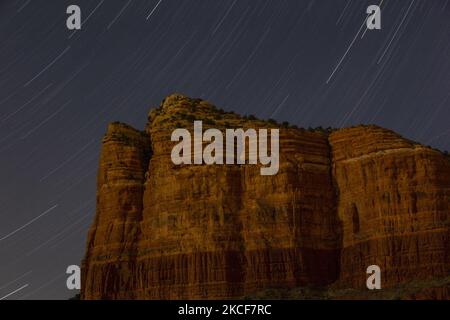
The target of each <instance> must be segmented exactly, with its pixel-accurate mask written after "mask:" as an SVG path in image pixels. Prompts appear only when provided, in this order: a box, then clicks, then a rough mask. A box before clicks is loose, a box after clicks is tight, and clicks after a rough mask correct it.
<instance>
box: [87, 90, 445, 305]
mask: <svg viewBox="0 0 450 320" xmlns="http://www.w3.org/2000/svg"><path fill="white" fill-rule="evenodd" d="M196 119H197V120H202V121H203V125H204V127H206V128H207V127H208V126H209V127H212V128H218V129H226V128H233V127H236V128H238V127H239V128H280V169H279V172H278V174H277V175H274V176H261V175H260V170H259V169H260V166H259V165H178V166H177V165H174V164H173V163H172V161H171V157H170V153H171V149H172V147H173V146H174V145H175V144H176V143H175V142H171V139H170V137H171V133H172V131H173V130H174V129H175V128H181V127H184V128H188V129H192V126H193V121H194V120H196ZM449 252H450V159H449V157H448V156H446V155H444V154H443V153H441V152H440V151H437V150H434V149H431V148H429V147H424V146H422V145H420V144H418V143H415V142H412V141H409V140H407V139H404V138H402V137H401V136H400V135H398V134H396V133H394V132H392V131H390V130H386V129H383V128H380V127H377V126H372V125H371V126H357V127H352V128H346V129H339V130H304V129H298V128H296V127H290V126H288V125H286V124H285V125H283V126H281V125H278V124H276V123H275V122H273V121H262V120H258V119H256V118H254V117H241V116H239V115H237V114H235V113H232V112H225V111H223V110H220V109H217V108H216V107H214V106H212V105H211V104H209V103H208V102H206V101H203V100H199V99H190V98H187V97H184V96H182V95H177V94H175V95H171V96H169V97H167V98H166V99H165V100H164V101H163V102H162V104H161V106H160V107H159V108H157V109H154V110H152V111H151V112H150V114H149V117H148V124H147V126H146V128H145V130H144V131H138V130H135V129H133V128H132V127H130V126H128V125H125V124H121V123H113V124H110V125H109V127H108V130H107V133H106V135H105V137H104V139H103V143H102V151H101V159H100V164H99V170H98V177H97V209H96V216H95V220H94V222H93V224H92V226H91V227H90V230H89V233H88V240H87V250H86V255H85V258H84V260H83V263H82V291H81V298H82V299H223V298H225V299H227V298H242V297H252V296H253V297H258V293H261V292H275V291H277V290H284V291H286V290H287V291H289V290H291V291H292V292H295V290H299V289H298V288H323V289H318V290H319V292H320V293H319V294H318V296H319V298H320V297H324V298H348V297H366V296H365V295H366V294H368V291H369V290H367V289H366V280H367V277H368V275H367V274H366V269H367V267H368V266H370V265H378V266H380V268H381V271H382V274H381V277H382V288H383V289H382V290H379V291H378V292H377V293H374V297H378V298H379V297H381V298H405V299H430V298H433V299H449V298H450V259H449ZM270 290H272V291H270ZM349 290H350V292H351V293H350V294H349V293H348V292H349ZM297 292H298V291H297ZM339 292H340V293H339ZM393 293H395V295H394V296H392V294H393ZM333 294H334V295H333ZM269 297H270V295H269ZM272 297H273V296H272ZM289 297H291V298H292V296H289ZM302 297H306V298H310V297H311V296H308V294H306V295H301V296H300V298H302Z"/></svg>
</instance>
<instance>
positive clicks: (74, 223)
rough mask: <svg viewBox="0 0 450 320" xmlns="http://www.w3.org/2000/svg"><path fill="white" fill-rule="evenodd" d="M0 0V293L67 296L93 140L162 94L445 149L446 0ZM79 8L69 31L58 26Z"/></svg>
mask: <svg viewBox="0 0 450 320" xmlns="http://www.w3.org/2000/svg"><path fill="white" fill-rule="evenodd" d="M381 2H382V4H381V9H382V15H381V17H382V29H381V30H366V25H365V20H366V18H367V14H366V8H367V6H368V5H371V4H379V3H380V0H370V1H363V0H340V1H337V0H303V1H300V0H221V1H219V0H149V1H138V0H122V1H112V0H107V1H104V0H95V1H94V0H86V1H78V0H72V1H61V0H52V1H49V0H20V1H19V0H17V1H9V0H0V181H1V182H0V299H2V298H5V299H67V298H68V297H71V296H73V295H75V294H76V292H75V291H69V290H68V289H67V288H66V278H67V275H66V274H65V271H66V268H67V266H68V265H72V264H80V261H81V259H82V257H83V254H84V249H85V244H86V232H87V229H88V227H89V225H90V223H91V221H92V220H93V216H94V213H95V195H96V194H95V193H96V190H95V180H96V170H97V165H98V160H99V151H100V146H101V138H102V136H103V134H104V133H105V130H106V126H107V124H108V123H109V122H112V121H116V120H119V121H122V122H126V123H129V124H131V125H133V126H135V127H136V128H140V129H143V127H144V124H145V121H146V118H147V112H148V111H149V110H150V108H152V107H155V106H158V105H159V104H160V102H161V100H162V99H163V98H164V97H165V96H166V95H168V94H171V93H174V92H179V93H182V94H185V95H188V96H191V97H194V98H204V99H206V100H208V101H210V102H212V103H213V104H215V105H217V106H218V107H221V108H223V109H225V110H232V111H235V112H238V113H241V114H254V115H256V116H258V117H260V118H266V119H267V118H275V119H277V120H279V121H286V120H287V121H289V122H290V123H292V124H296V125H298V126H301V127H316V126H323V127H328V126H331V127H344V126H351V125H355V124H360V123H365V124H369V123H374V124H378V125H380V126H383V127H387V128H389V129H393V130H395V131H397V132H399V133H401V134H402V135H404V136H405V137H407V138H410V139H413V140H416V141H418V142H420V143H423V144H425V145H432V146H433V147H437V148H440V149H441V150H450V121H449V119H450V2H449V0H384V1H381ZM70 4H76V5H79V6H80V8H81V10H82V23H83V25H82V29H81V30H79V31H75V32H74V31H70V30H68V29H67V27H66V19H67V17H68V15H67V14H66V8H67V6H68V5H70Z"/></svg>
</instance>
